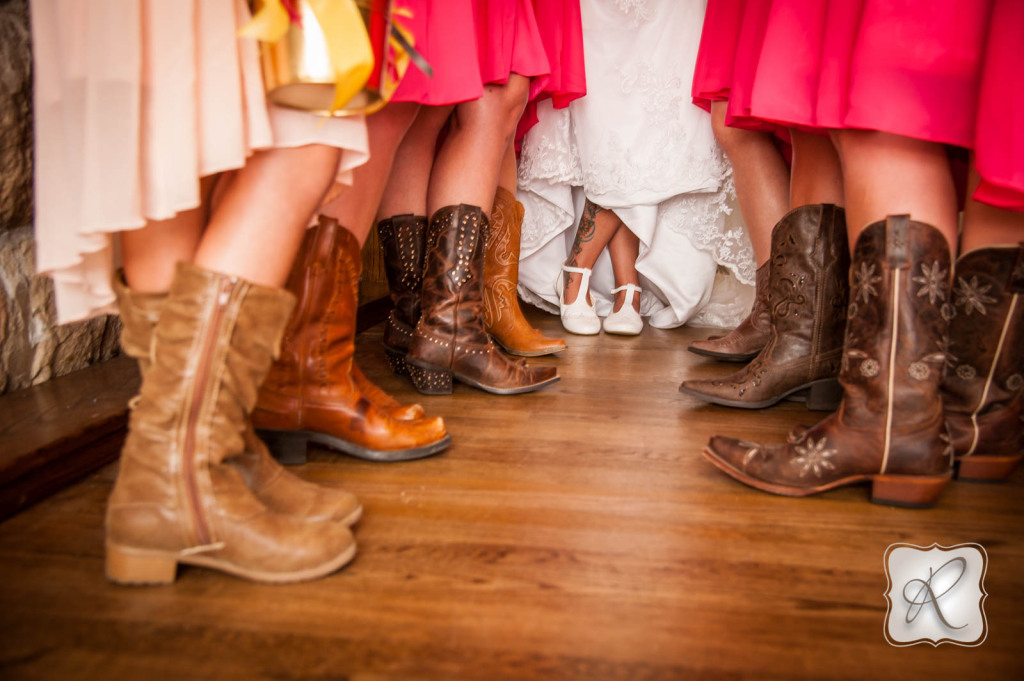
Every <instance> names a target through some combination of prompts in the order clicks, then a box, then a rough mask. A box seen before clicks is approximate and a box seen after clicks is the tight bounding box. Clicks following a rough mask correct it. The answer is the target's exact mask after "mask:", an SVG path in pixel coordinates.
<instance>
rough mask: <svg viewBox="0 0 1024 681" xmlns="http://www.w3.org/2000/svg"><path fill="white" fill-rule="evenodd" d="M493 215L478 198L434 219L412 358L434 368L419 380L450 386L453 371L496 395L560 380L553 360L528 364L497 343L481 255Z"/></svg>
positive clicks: (430, 386)
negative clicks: (488, 319)
mask: <svg viewBox="0 0 1024 681" xmlns="http://www.w3.org/2000/svg"><path fill="white" fill-rule="evenodd" d="M487 229H488V224H487V216H485V215H484V214H483V211H482V210H481V209H480V208H479V206H469V205H466V204H460V205H458V206H446V207H444V208H441V209H440V210H438V211H437V212H436V213H434V217H433V218H432V219H431V221H430V228H429V230H428V233H427V244H428V249H427V262H426V267H425V268H424V274H423V293H422V297H421V300H420V305H421V307H422V314H421V315H420V320H419V322H418V323H417V325H416V330H415V331H414V332H413V338H412V343H411V344H410V346H409V354H408V356H407V357H406V361H407V362H409V363H410V364H412V365H413V366H416V367H419V368H421V369H424V370H426V371H428V372H429V375H430V376H431V379H432V382H424V383H416V388H417V389H418V390H419V391H420V392H424V393H426V394H448V393H450V392H451V391H452V383H451V381H452V377H453V376H454V377H455V378H457V379H459V380H460V381H462V382H463V383H466V384H467V385H471V386H473V387H475V388H479V389H481V390H485V391H487V392H489V393H493V394H495V395H512V394H516V393H525V392H530V391H533V390H537V389H538V388H541V387H543V386H546V385H549V384H551V383H554V382H555V381H557V380H558V370H557V369H556V368H555V367H529V366H527V365H526V362H524V361H522V360H513V359H511V358H509V357H507V356H506V355H504V354H503V353H502V352H501V350H499V349H498V348H497V347H495V345H494V342H493V341H492V340H491V337H490V336H489V335H487V331H485V330H484V324H483V307H484V301H483V277H482V274H483V261H484V251H485V249H486V246H487Z"/></svg>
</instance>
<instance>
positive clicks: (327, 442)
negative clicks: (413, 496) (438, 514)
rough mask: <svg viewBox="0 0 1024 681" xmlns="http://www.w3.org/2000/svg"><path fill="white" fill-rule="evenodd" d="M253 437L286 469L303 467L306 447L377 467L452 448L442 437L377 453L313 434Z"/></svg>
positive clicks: (281, 432)
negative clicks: (311, 444) (318, 448)
mask: <svg viewBox="0 0 1024 681" xmlns="http://www.w3.org/2000/svg"><path fill="white" fill-rule="evenodd" d="M256 434H257V435H258V436H259V437H260V439H261V440H263V442H264V444H266V445H267V449H269V450H270V452H271V454H273V455H274V458H276V459H277V460H278V461H279V462H281V463H282V464H284V465H286V466H296V465H301V464H304V463H306V462H307V461H308V460H309V454H308V448H309V443H311V442H312V443H315V444H318V445H323V446H325V447H329V448H330V449H332V450H334V451H337V452H341V453H342V454H347V455H349V456H352V457H355V458H357V459H362V460H364V461H376V462H378V463H393V462H397V461H414V460H415V459H423V458H426V457H428V456H433V455H434V454H438V453H440V452H442V451H444V450H445V449H447V448H448V447H449V446H451V444H452V436H451V435H445V436H444V437H443V438H441V439H440V440H437V441H436V442H431V443H430V444H426V445H422V446H420V447H412V448H410V449H396V450H378V449H369V448H367V447H362V446H360V445H357V444H355V443H353V442H348V441H347V440H342V439H341V438H338V437H334V436H333V435H328V434H326V433H317V432H314V431H311V430H265V429H261V428H258V429H257V430H256Z"/></svg>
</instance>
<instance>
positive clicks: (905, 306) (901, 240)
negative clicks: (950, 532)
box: [704, 215, 952, 508]
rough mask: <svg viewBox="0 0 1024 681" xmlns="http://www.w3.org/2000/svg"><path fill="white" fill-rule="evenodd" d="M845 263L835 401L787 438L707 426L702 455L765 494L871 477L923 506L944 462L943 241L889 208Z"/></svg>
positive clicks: (879, 492) (895, 497) (946, 477)
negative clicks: (845, 311) (718, 432)
mask: <svg viewBox="0 0 1024 681" xmlns="http://www.w3.org/2000/svg"><path fill="white" fill-rule="evenodd" d="M852 272H853V277H852V283H851V295H850V303H849V317H848V323H847V329H846V340H845V344H844V346H843V353H844V354H843V368H842V371H841V373H840V375H839V380H840V382H841V383H842V386H843V399H842V402H841V403H840V405H839V410H838V411H837V412H835V413H833V414H831V415H830V416H829V417H828V418H826V419H825V420H824V421H822V422H821V423H819V424H818V425H816V426H814V427H813V428H800V429H798V430H796V431H794V433H793V434H792V435H791V436H790V441H789V442H787V443H786V444H784V445H776V446H771V445H763V444H759V443H756V442H749V441H746V440H736V439H733V438H728V437H721V436H716V437H713V438H711V441H710V442H709V443H708V446H707V448H706V449H705V450H704V455H705V456H706V457H707V458H708V459H709V460H710V461H711V462H712V463H713V464H715V465H716V466H717V467H718V468H719V469H721V470H723V471H725V472H726V473H728V474H729V475H731V476H732V477H733V478H735V479H737V480H739V481H740V482H742V483H744V484H747V485H750V486H751V487H754V488H756V489H759V490H763V491H765V492H771V493H773V494H782V495H786V496H807V495H811V494H816V493H818V492H824V491H826V490H830V489H834V488H836V487H841V486H843V485H850V484H854V483H858V482H865V481H870V482H871V483H872V490H871V500H872V501H875V502H877V503H883V504H890V505H894V506H908V507H916V508H923V507H927V506H931V505H933V504H934V503H935V502H936V501H937V500H938V498H939V495H940V494H941V493H942V490H943V489H944V488H945V487H946V485H947V484H948V483H949V481H950V478H951V466H952V447H951V446H950V443H949V437H948V436H947V434H946V427H945V418H944V415H943V411H942V400H941V398H940V396H939V384H940V382H941V380H942V371H943V367H944V363H945V352H944V344H945V339H946V333H947V329H948V324H947V322H946V317H945V316H944V314H943V308H944V307H946V305H947V302H948V300H949V293H950V257H949V245H948V244H947V243H946V239H945V237H944V236H943V235H942V233H941V232H939V231H938V230H937V229H935V228H934V227H932V226H930V225H927V224H924V223H921V222H912V221H910V220H908V219H907V216H905V215H902V216H890V217H889V218H887V219H886V220H885V221H883V222H876V223H874V224H872V225H869V226H868V227H867V228H865V230H864V231H863V232H862V233H861V234H860V237H859V238H858V239H857V244H856V248H855V250H854V254H853V267H852Z"/></svg>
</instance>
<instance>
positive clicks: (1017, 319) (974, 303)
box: [942, 244, 1024, 415]
mask: <svg viewBox="0 0 1024 681" xmlns="http://www.w3.org/2000/svg"><path fill="white" fill-rule="evenodd" d="M1022 294H1024V244H1021V245H1019V246H1014V247H994V248H983V249H978V250H975V251H971V252H970V253H965V254H964V255H962V256H961V257H960V258H959V259H958V260H957V263H956V270H955V272H954V277H953V292H952V300H951V301H948V302H949V305H948V308H947V309H948V310H949V311H950V314H949V315H948V316H949V317H950V318H951V320H950V323H949V346H948V348H947V349H946V375H945V377H944V379H943V383H942V390H943V403H944V405H945V408H946V411H947V413H954V414H964V415H969V414H977V413H980V412H983V411H988V410H991V409H997V408H1002V407H1003V406H1005V405H1006V404H1009V403H1011V402H1012V401H1013V400H1015V399H1016V398H1017V397H1018V396H1019V395H1020V394H1021V389H1022V388H1024V295H1022Z"/></svg>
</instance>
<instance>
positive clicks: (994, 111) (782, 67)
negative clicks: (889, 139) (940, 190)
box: [750, 0, 1024, 211]
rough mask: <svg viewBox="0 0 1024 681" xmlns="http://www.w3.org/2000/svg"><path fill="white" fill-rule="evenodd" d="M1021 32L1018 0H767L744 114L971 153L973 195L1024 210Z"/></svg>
mask: <svg viewBox="0 0 1024 681" xmlns="http://www.w3.org/2000/svg"><path fill="white" fill-rule="evenodd" d="M1022 37H1024V4H1022V3H1021V2H1020V0H970V1H967V0H932V1H931V2H928V3H920V2H911V1H910V0H903V1H894V0H842V1H841V2H840V1H838V0H832V1H830V0H774V2H773V3H772V5H771V11H770V13H769V16H768V21H767V25H766V29H765V32H764V37H763V40H762V42H761V44H760V55H759V59H758V61H757V69H756V76H755V78H754V84H753V92H752V96H751V98H750V113H751V114H752V115H753V116H756V117H758V118H761V119H763V120H766V121H774V122H778V123H782V124H785V125H789V126H799V127H807V128H816V129H843V128H854V129H865V130H880V131H883V132H889V133H893V134H897V135H903V136H906V137H912V138H914V139H920V140H927V141H931V142H938V143H943V144H950V145H955V146H959V147H966V148H971V149H974V150H975V152H976V158H977V165H978V170H979V172H980V173H981V175H982V179H983V180H984V184H983V187H982V191H981V192H979V194H978V195H977V197H978V198H980V199H982V200H986V201H989V202H993V203H996V205H1001V206H1002V207H1005V208H1012V209H1014V210H1022V211H1024V176H1022V170H1024V156H1022V155H1021V148H1022V146H1021V145H1022V144H1024V142H1022V140H1024V125H1021V120H1022V119H1021V113H1020V104H1017V105H1016V106H1014V103H1013V102H1012V101H1010V100H1013V99H1016V101H1017V102H1020V101H1021V98H1022V94H1021V78H1020V76H1019V75H1017V74H1019V72H1020V60H1019V55H1020V46H1021V40H1022ZM1014 62H1016V64H1015V63H1014Z"/></svg>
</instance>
